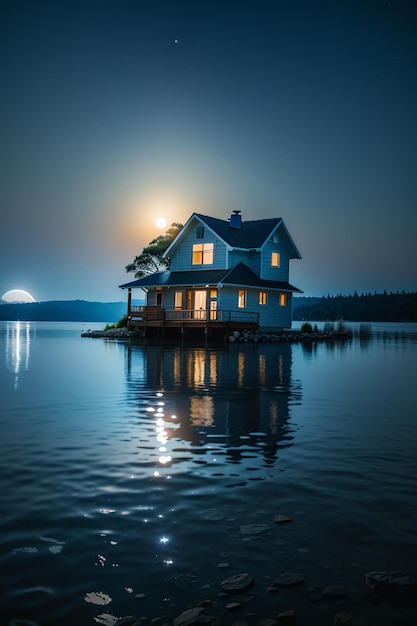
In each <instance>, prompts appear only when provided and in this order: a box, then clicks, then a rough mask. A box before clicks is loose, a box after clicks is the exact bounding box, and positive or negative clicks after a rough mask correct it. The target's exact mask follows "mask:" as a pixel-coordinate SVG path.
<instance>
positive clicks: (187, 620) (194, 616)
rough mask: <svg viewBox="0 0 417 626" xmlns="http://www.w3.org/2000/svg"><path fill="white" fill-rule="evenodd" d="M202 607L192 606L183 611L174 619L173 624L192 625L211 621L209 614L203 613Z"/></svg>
mask: <svg viewBox="0 0 417 626" xmlns="http://www.w3.org/2000/svg"><path fill="white" fill-rule="evenodd" d="M203 612H204V609H203V608H202V607H194V608H193V609H187V610H186V611H183V612H182V613H181V615H178V617H176V618H175V619H174V626H192V625H193V624H204V623H208V622H211V621H212V618H211V617H210V616H209V615H204V613H203Z"/></svg>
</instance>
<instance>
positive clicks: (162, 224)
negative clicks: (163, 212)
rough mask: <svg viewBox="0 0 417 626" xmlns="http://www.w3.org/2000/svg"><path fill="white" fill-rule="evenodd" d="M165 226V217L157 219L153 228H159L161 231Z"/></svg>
mask: <svg viewBox="0 0 417 626" xmlns="http://www.w3.org/2000/svg"><path fill="white" fill-rule="evenodd" d="M166 225H167V221H166V219H165V217H158V219H157V220H156V222H155V226H156V227H157V228H160V229H161V230H162V229H163V228H165V226H166Z"/></svg>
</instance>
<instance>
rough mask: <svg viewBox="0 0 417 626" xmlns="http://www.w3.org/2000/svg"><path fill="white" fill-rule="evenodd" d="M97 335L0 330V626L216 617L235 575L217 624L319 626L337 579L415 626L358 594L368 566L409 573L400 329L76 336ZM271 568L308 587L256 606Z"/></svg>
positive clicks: (415, 541)
mask: <svg viewBox="0 0 417 626" xmlns="http://www.w3.org/2000/svg"><path fill="white" fill-rule="evenodd" d="M102 326H103V325H101V324H99V325H94V324H77V323H41V322H37V323H33V322H30V323H26V322H2V323H1V324H0V391H1V404H0V435H1V443H0V451H1V464H0V493H1V500H0V501H1V511H0V528H1V533H0V586H1V587H0V623H1V624H2V625H3V624H5V625H8V624H12V625H13V626H23V625H24V624H26V625H30V626H33V625H34V624H39V625H45V626H52V625H58V624H59V625H60V626H67V625H68V626H69V625H84V624H85V625H94V624H97V623H100V624H106V625H109V626H111V625H112V624H114V621H115V618H116V617H120V616H123V615H128V614H134V615H137V616H138V617H141V616H142V617H143V618H144V620H143V621H144V623H147V621H148V622H149V623H150V621H151V620H152V619H153V618H155V617H159V616H165V617H164V619H163V620H162V622H161V623H163V622H168V623H169V621H170V620H171V619H172V618H173V617H175V616H177V615H178V614H179V613H181V611H182V610H184V609H185V608H187V607H189V606H193V605H195V604H196V603H198V602H199V601H201V600H205V599H209V600H211V601H213V602H216V607H213V609H212V612H216V611H217V614H219V611H221V610H222V609H223V608H224V606H225V604H226V603H227V602H228V601H230V598H229V599H227V598H224V597H222V596H221V595H220V596H219V595H218V594H219V592H220V591H221V585H220V583H221V581H222V580H224V579H225V578H228V577H229V576H232V575H234V574H239V573H243V572H247V573H250V574H251V575H253V576H254V579H255V585H254V588H253V593H252V594H249V596H248V594H246V596H245V597H244V600H243V608H242V609H240V611H238V612H237V613H235V614H234V617H233V620H241V621H245V620H246V621H247V622H248V623H256V620H259V619H260V618H262V617H265V616H268V615H274V614H277V613H279V612H281V611H285V610H287V609H290V608H296V609H297V612H298V614H299V621H298V624H299V625H300V626H303V624H306V625H309V624H316V623H317V624H319V623H320V624H321V625H324V626H325V625H326V624H329V626H330V625H331V624H333V615H334V614H335V613H337V611H338V610H339V609H338V605H336V606H335V605H333V604H332V603H330V605H329V602H323V601H322V599H321V596H320V592H321V590H322V589H323V587H325V586H326V585H344V586H345V587H346V588H347V589H348V591H349V597H350V599H352V598H353V599H354V600H355V602H356V606H359V608H358V609H355V610H358V611H359V613H361V612H362V613H364V614H365V615H366V614H368V613H369V614H371V612H372V611H377V614H378V615H379V618H378V620H379V621H378V622H377V623H378V626H381V624H385V623H387V624H388V623H389V624H391V623H394V622H393V621H384V619H385V617H387V616H390V617H389V619H390V620H394V619H395V615H396V613H398V611H400V613H401V619H403V620H405V622H404V621H403V622H401V623H408V624H415V623H417V619H416V607H415V605H411V606H408V605H407V606H405V607H400V609H398V607H396V606H391V605H390V604H389V603H388V604H387V605H385V601H384V602H382V603H380V604H377V605H375V606H368V605H369V604H370V601H369V600H368V599H365V600H364V599H363V598H362V596H361V593H362V591H363V590H364V575H365V574H366V573H367V572H369V571H372V570H377V571H379V570H384V571H385V570H403V571H405V572H406V573H408V574H409V575H410V576H412V577H413V578H417V533H416V529H417V507H416V504H417V498H416V487H417V453H416V450H417V391H416V384H417V378H416V369H417V325H416V324H401V325H393V324H391V325H385V324H373V325H372V328H373V330H374V331H375V332H374V335H373V337H372V339H371V340H370V341H360V340H359V339H353V340H352V341H349V342H346V343H331V344H317V345H315V346H313V347H311V346H310V347H308V346H302V345H300V344H293V345H291V344H262V345H260V344H258V345H249V344H233V345H224V346H223V345H220V346H216V347H215V348H205V347H195V346H182V347H177V346H172V345H165V346H163V347H159V346H156V345H146V346H142V345H138V344H133V343H132V344H131V343H129V342H116V341H106V340H103V339H90V338H81V336H80V334H81V332H82V330H86V329H87V328H101V327H102ZM279 514H283V515H288V516H290V517H291V518H292V519H293V522H292V523H287V524H277V523H275V522H274V518H275V517H276V516H277V515H279ZM288 571H291V572H301V573H302V574H303V575H304V576H305V579H306V586H305V587H304V588H303V589H302V590H301V589H298V590H294V591H291V590H289V591H283V592H280V593H279V594H278V595H273V594H271V593H269V592H268V591H267V588H268V586H269V585H270V584H271V582H272V581H273V579H274V577H276V576H278V575H279V574H281V573H283V572H288ZM239 601H240V602H242V600H239ZM341 606H342V605H341ZM342 609H343V606H342ZM378 611H379V613H378ZM317 616H318V617H317ZM320 616H322V617H321V618H320ZM145 618H146V620H145ZM253 620H255V621H253ZM387 620H388V617H387Z"/></svg>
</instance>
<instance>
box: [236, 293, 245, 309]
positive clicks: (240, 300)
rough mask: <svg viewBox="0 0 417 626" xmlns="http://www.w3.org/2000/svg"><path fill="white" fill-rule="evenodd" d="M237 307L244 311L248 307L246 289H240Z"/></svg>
mask: <svg viewBox="0 0 417 626" xmlns="http://www.w3.org/2000/svg"><path fill="white" fill-rule="evenodd" d="M237 306H238V307H239V309H244V308H245V306H246V291H245V290H244V289H239V294H238V298H237Z"/></svg>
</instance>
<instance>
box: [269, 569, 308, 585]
mask: <svg viewBox="0 0 417 626" xmlns="http://www.w3.org/2000/svg"><path fill="white" fill-rule="evenodd" d="M304 583H305V578H304V576H303V575H302V574H298V572H285V573H284V574H281V575H280V576H277V577H276V578H275V579H274V585H278V587H298V586H299V585H304Z"/></svg>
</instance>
